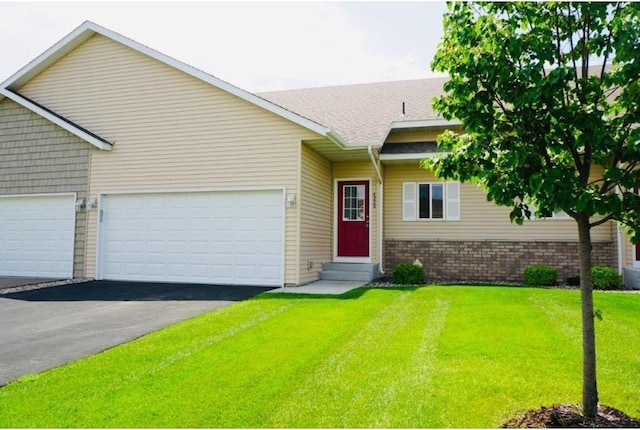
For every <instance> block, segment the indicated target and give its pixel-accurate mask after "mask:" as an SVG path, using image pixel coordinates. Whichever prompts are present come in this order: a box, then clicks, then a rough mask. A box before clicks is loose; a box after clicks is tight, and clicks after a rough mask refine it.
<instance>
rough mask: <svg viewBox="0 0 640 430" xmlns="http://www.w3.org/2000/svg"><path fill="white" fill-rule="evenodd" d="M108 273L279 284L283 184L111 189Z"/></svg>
mask: <svg viewBox="0 0 640 430" xmlns="http://www.w3.org/2000/svg"><path fill="white" fill-rule="evenodd" d="M101 211H102V215H101V216H102V222H101V224H100V251H99V252H100V257H99V258H100V268H99V273H98V276H99V277H100V278H101V279H113V280H129V281H164V282H194V283H215V284H235V285H266V286H279V285H282V282H283V267H284V204H283V196H282V191H281V190H275V191H274V190H267V191H263V190H261V191H234V192H207V193H204V192H203V193H199V192H198V193H162V194H125V195H107V196H104V197H103V199H102V206H101Z"/></svg>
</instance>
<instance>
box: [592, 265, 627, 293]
mask: <svg viewBox="0 0 640 430" xmlns="http://www.w3.org/2000/svg"><path fill="white" fill-rule="evenodd" d="M591 282H592V285H593V289H594V290H619V289H620V287H621V286H622V277H621V276H620V275H619V274H618V272H617V271H616V270H614V269H612V268H611V267H604V266H593V267H592V268H591Z"/></svg>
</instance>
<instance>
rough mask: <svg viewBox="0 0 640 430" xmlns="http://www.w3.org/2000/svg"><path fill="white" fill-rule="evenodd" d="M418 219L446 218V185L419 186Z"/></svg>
mask: <svg viewBox="0 0 640 430" xmlns="http://www.w3.org/2000/svg"><path fill="white" fill-rule="evenodd" d="M418 196H419V199H418V218H420V219H443V218H444V185H443V184H442V183H430V184H418Z"/></svg>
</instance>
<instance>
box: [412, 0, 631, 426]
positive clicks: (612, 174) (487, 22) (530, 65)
mask: <svg viewBox="0 0 640 430" xmlns="http://www.w3.org/2000/svg"><path fill="white" fill-rule="evenodd" d="M432 67H433V69H434V70H436V71H443V72H447V73H448V74H449V78H450V79H449V80H448V81H447V83H446V84H445V86H444V90H445V93H444V94H443V95H442V96H440V97H438V98H436V99H435V100H434V108H435V109H436V111H438V112H439V113H440V114H442V116H443V117H444V118H446V119H453V118H456V119H458V120H460V122H461V124H462V128H463V130H464V133H463V134H459V133H453V132H445V133H444V134H442V135H441V136H440V137H439V138H438V146H439V148H440V149H441V150H442V151H443V152H444V153H445V155H443V156H441V157H438V158H433V159H431V160H425V161H424V162H423V166H425V167H427V168H431V169H433V170H434V171H435V172H436V174H437V175H438V176H440V177H443V178H447V179H459V180H461V181H472V182H475V183H477V184H479V185H480V186H481V187H482V188H483V189H484V190H485V191H486V193H487V198H488V199H489V200H490V201H493V202H495V203H497V204H499V205H504V206H511V207H512V211H511V220H512V221H516V222H518V223H520V224H521V223H522V222H523V221H524V220H525V219H527V218H529V217H530V216H531V207H530V205H533V206H535V207H536V208H537V211H539V212H542V213H549V212H552V211H556V210H562V211H564V212H566V213H567V214H568V215H569V216H570V217H572V218H573V219H574V220H575V221H576V224H577V230H578V238H579V256H580V288H581V304H582V333H583V334H582V344H583V395H582V399H583V412H584V415H585V416H587V417H593V416H595V414H596V410H597V403H598V392H597V383H596V347H595V327H594V310H593V293H592V282H591V252H592V249H591V229H592V228H593V227H595V226H597V225H600V224H603V223H606V222H608V221H612V220H613V221H618V222H620V223H621V224H622V225H624V226H626V227H627V229H628V231H629V233H630V235H631V237H632V240H633V241H634V242H637V241H640V197H639V196H638V195H637V194H636V193H634V189H636V188H639V187H640V176H639V175H638V167H639V166H640V127H639V126H638V125H639V123H640V4H638V3H632V2H621V3H569V2H542V3H541V2H504V3H491V2H478V3H468V2H455V3H450V4H449V5H448V12H447V13H446V14H445V17H444V36H443V38H442V40H441V42H440V44H439V47H438V51H437V53H436V56H435V58H434V60H433V62H432Z"/></svg>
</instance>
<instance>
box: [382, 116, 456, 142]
mask: <svg viewBox="0 0 640 430" xmlns="http://www.w3.org/2000/svg"><path fill="white" fill-rule="evenodd" d="M461 125H462V123H461V122H460V121H458V120H457V119H454V120H451V121H449V120H447V119H421V120H412V121H392V122H391V124H389V129H388V130H387V133H386V134H385V136H384V139H383V140H382V141H383V142H386V141H387V139H388V138H389V135H390V134H391V132H392V131H393V130H402V129H404V128H431V127H448V126H450V127H459V126H461Z"/></svg>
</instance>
